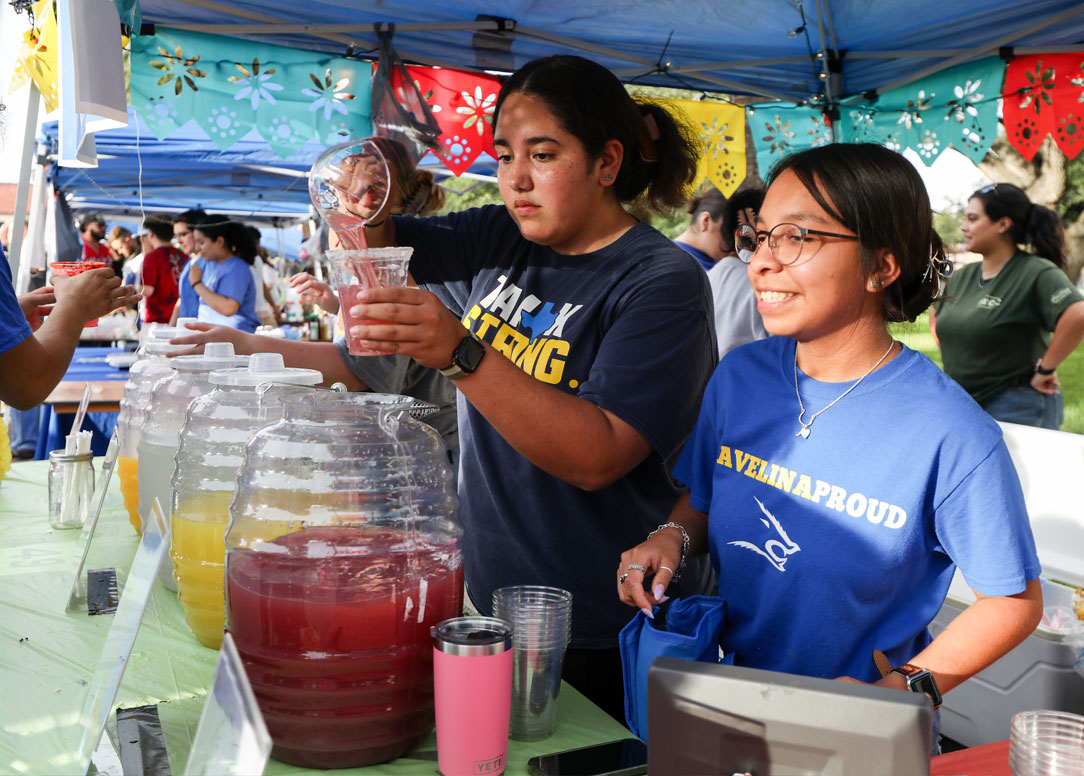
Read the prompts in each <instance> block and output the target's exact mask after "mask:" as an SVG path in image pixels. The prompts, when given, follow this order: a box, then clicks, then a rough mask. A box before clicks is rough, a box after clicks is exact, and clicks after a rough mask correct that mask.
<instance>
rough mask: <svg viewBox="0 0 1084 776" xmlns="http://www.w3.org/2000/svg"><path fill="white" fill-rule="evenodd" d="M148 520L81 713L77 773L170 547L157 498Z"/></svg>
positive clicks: (108, 708) (94, 741)
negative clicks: (81, 732)
mask: <svg viewBox="0 0 1084 776" xmlns="http://www.w3.org/2000/svg"><path fill="white" fill-rule="evenodd" d="M148 518H149V519H148V520H146V521H145V524H144V530H143V538H142V539H141V540H140V542H139V549H138V550H136V556H135V560H134V561H133V562H132V568H131V571H129V573H128V582H127V584H125V586H124V594H123V595H122V596H121V599H120V605H119V606H118V607H117V613H116V615H114V617H113V624H112V625H111V626H110V628H109V635H107V636H106V638H105V644H104V645H103V646H102V652H101V655H100V656H99V657H98V663H97V665H96V667H95V669H94V676H93V677H92V678H91V680H90V686H89V688H88V692H87V699H86V703H85V704H84V705H83V711H82V713H81V714H80V716H79V726H80V727H81V728H82V730H83V738H82V741H81V742H80V744H79V761H78V765H79V768H78V772H79V773H86V772H87V769H88V768H89V766H90V758H91V755H92V754H93V753H94V749H95V747H97V745H98V739H100V738H101V737H102V731H103V730H105V724H106V722H107V721H108V720H109V715H110V714H111V713H112V710H113V701H114V700H116V697H117V691H118V690H119V689H120V682H121V678H122V677H123V676H124V668H125V666H126V665H127V664H128V658H129V657H130V656H131V654H132V647H134V646H135V641H136V636H137V635H138V634H139V626H140V625H141V624H142V622H143V615H144V613H145V612H146V611H147V602H148V601H150V597H151V591H152V590H153V589H154V583H155V582H156V581H157V579H158V567H159V566H160V565H162V560H163V559H164V558H165V556H166V552H167V551H168V550H169V539H170V532H169V523H167V522H166V519H165V517H163V515H162V507H161V506H160V505H159V503H158V500H157V499H155V501H154V504H153V505H152V506H151V513H150V515H149V516H148Z"/></svg>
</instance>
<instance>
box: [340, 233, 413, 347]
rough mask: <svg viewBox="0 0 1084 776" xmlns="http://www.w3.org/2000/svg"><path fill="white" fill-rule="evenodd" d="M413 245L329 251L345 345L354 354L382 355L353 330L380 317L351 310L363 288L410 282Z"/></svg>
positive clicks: (392, 285) (402, 284) (389, 286)
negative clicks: (357, 314)
mask: <svg viewBox="0 0 1084 776" xmlns="http://www.w3.org/2000/svg"><path fill="white" fill-rule="evenodd" d="M412 253H414V249H413V248H409V247H408V248H369V249H367V250H344V251H328V252H327V257H328V260H329V261H330V262H331V274H332V280H333V282H334V284H335V291H336V292H337V293H338V295H339V310H340V311H341V312H342V316H343V329H344V330H345V333H346V345H347V349H348V350H349V351H350V354H351V355H354V356H374V355H381V351H379V350H371V349H369V348H366V347H364V346H363V345H362V344H361V342H360V340H358V338H357V337H355V336H354V334H353V333H352V332H351V330H352V329H353V328H354V327H355V326H357V325H359V324H360V325H366V324H373V323H376V324H379V323H381V321H372V320H365V319H361V318H355V317H354V316H353V315H352V314H351V312H350V310H351V309H352V308H353V307H354V305H356V304H357V303H358V301H359V299H358V297H359V295H360V294H361V292H362V291H364V290H366V289H369V288H392V287H395V286H404V285H406V282H407V266H408V264H409V262H410V256H411V254H412Z"/></svg>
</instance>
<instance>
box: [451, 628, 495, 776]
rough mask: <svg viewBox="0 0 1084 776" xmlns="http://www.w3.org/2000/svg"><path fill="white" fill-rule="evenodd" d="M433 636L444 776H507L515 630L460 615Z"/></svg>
mask: <svg viewBox="0 0 1084 776" xmlns="http://www.w3.org/2000/svg"><path fill="white" fill-rule="evenodd" d="M432 634H433V691H434V696H435V702H436V712H437V765H438V767H439V768H440V772H441V773H442V774H443V776H478V774H494V775H495V774H499V773H504V765H505V762H504V761H505V756H506V755H507V753H508V718H509V714H510V712H511V707H512V626H511V625H509V624H508V623H507V622H505V621H504V620H498V619H497V618H495V617H456V618H454V619H451V620H445V621H444V622H442V623H440V624H438V625H436V626H435V627H434V628H433V629H432Z"/></svg>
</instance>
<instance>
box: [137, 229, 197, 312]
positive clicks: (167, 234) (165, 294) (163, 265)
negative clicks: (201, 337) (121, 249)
mask: <svg viewBox="0 0 1084 776" xmlns="http://www.w3.org/2000/svg"><path fill="white" fill-rule="evenodd" d="M143 227H144V228H145V229H146V230H147V231H148V232H149V234H148V235H147V238H146V239H147V242H148V243H149V245H150V251H149V252H148V253H147V255H146V256H144V257H143V271H142V281H141V282H142V284H143V287H142V294H143V297H144V298H145V299H146V309H145V312H144V315H143V320H144V321H146V322H147V323H169V318H170V315H171V314H172V313H173V307H174V305H176V304H177V300H178V299H179V298H180V292H179V290H178V286H177V280H178V278H180V275H181V268H182V267H184V265H185V262H186V261H188V256H186V255H185V254H184V253H182V252H181V251H179V250H177V249H176V248H174V247H173V245H172V242H171V241H172V240H173V221H172V220H171V219H170V217H169V216H168V215H165V214H162V213H156V214H153V215H149V216H147V220H146V221H145V222H144V224H143Z"/></svg>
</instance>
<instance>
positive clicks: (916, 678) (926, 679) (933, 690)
mask: <svg viewBox="0 0 1084 776" xmlns="http://www.w3.org/2000/svg"><path fill="white" fill-rule="evenodd" d="M892 672H893V673H896V674H899V675H900V676H902V677H903V678H904V679H906V680H907V689H908V690H910V691H911V692H920V693H922V694H923V695H925V696H926V697H927V698H929V699H930V703H932V704H933V707H934V708H935V709H936V708H938V707H939V706H940V705H941V691H940V690H938V689H937V682H936V681H935V680H934V678H933V674H931V673H930V672H929V671H927V670H926V669H925V668H919V667H918V666H913V665H911V664H910V663H904V664H903V665H902V666H896V667H895V668H893V669H892Z"/></svg>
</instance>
